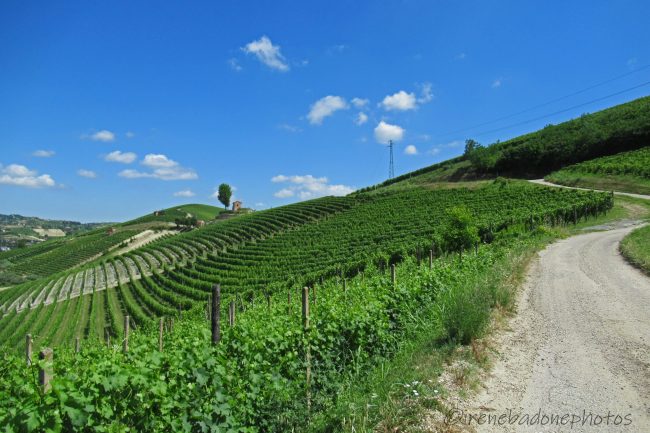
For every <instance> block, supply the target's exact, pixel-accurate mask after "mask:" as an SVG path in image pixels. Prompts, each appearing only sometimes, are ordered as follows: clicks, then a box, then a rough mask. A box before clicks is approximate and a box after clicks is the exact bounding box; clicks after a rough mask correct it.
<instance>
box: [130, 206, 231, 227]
mask: <svg viewBox="0 0 650 433" xmlns="http://www.w3.org/2000/svg"><path fill="white" fill-rule="evenodd" d="M222 212H226V210H225V209H223V208H220V207H216V206H211V205H207V204H184V205H181V206H174V207H170V208H168V209H160V210H156V211H153V212H151V213H150V214H148V215H144V216H141V217H139V218H136V219H133V220H131V221H127V222H125V223H123V224H122V225H125V226H126V225H133V224H142V223H150V222H166V223H173V222H174V221H175V220H176V219H177V218H185V217H187V216H188V215H191V216H193V217H196V219H198V220H204V221H210V220H213V219H215V218H216V217H217V215H219V214H220V213H222Z"/></svg>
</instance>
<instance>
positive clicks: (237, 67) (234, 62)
mask: <svg viewBox="0 0 650 433" xmlns="http://www.w3.org/2000/svg"><path fill="white" fill-rule="evenodd" d="M228 65H229V66H230V67H231V68H232V70H233V71H237V72H239V71H241V70H242V69H244V68H242V67H241V65H240V64H239V60H237V59H235V58H232V59H228Z"/></svg>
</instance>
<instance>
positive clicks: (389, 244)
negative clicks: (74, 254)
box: [0, 183, 611, 347]
mask: <svg viewBox="0 0 650 433" xmlns="http://www.w3.org/2000/svg"><path fill="white" fill-rule="evenodd" d="M610 201H611V199H610V198H609V196H595V195H590V194H586V193H581V192H576V191H563V190H555V189H547V188H539V187H537V186H533V185H527V184H522V183H511V184H507V183H495V184H493V185H489V186H485V187H482V188H480V189H476V190H469V189H464V188H461V189H450V190H439V191H430V190H426V189H411V190H405V191H399V192H386V193H383V194H377V193H375V194H373V195H366V194H356V195H352V196H348V197H339V198H334V197H329V198H324V199H318V200H313V201H310V202H303V203H300V204H296V205H291V206H286V207H282V208H277V209H272V210H268V211H264V212H257V213H254V214H251V215H246V216H242V217H239V218H237V219H236V220H227V221H222V222H219V223H218V224H212V225H210V226H208V227H206V228H204V229H201V230H195V231H192V232H188V233H185V234H181V235H177V236H173V237H168V238H163V239H161V240H159V241H156V242H153V243H151V244H149V245H147V246H145V247H142V248H139V249H137V250H134V251H132V252H130V253H128V254H125V255H123V256H117V257H111V258H109V259H107V260H105V261H103V262H101V263H99V264H97V265H93V266H88V267H86V268H85V269H82V270H74V271H70V272H66V273H63V274H62V275H56V276H54V277H53V278H50V279H43V280H38V281H34V282H30V283H27V284H23V285H21V286H16V287H14V288H12V289H9V290H5V291H3V292H0V311H3V312H4V316H3V317H2V319H1V320H0V325H1V328H0V341H1V342H3V343H4V344H5V345H8V346H11V347H20V345H21V344H22V339H23V338H24V335H25V334H26V333H31V334H33V335H34V336H35V338H36V343H37V344H38V346H41V345H43V346H57V345H59V344H63V343H70V342H71V341H72V340H73V339H74V338H75V337H76V336H79V337H82V338H95V339H97V338H104V336H105V335H106V334H107V333H108V334H110V335H113V336H116V335H120V334H121V332H122V330H123V329H122V328H123V317H124V316H125V315H129V316H130V317H131V320H132V321H133V326H136V327H141V326H147V325H150V324H151V323H152V322H153V321H154V320H155V319H156V318H157V317H160V316H173V315H177V314H179V311H182V310H188V309H190V308H191V307H192V306H193V305H195V304H196V303H197V302H204V301H205V300H207V299H208V297H209V293H210V289H211V287H212V285H213V284H215V283H219V284H221V285H222V286H223V287H224V294H225V296H228V297H232V298H233V299H234V300H236V302H237V303H238V305H240V306H243V305H246V304H247V303H250V302H251V301H253V300H254V299H255V298H256V297H257V298H258V299H260V298H263V297H268V296H270V295H272V294H276V293H284V292H286V290H288V289H290V288H295V287H302V286H305V285H313V284H314V283H316V282H320V281H323V280H324V279H328V278H331V277H338V276H342V275H353V274H355V273H356V272H358V271H359V270H361V269H363V268H364V267H365V266H367V264H368V263H373V264H375V265H376V266H380V267H383V268H385V267H387V266H388V264H389V263H394V262H395V261H398V260H400V258H401V257H403V256H406V255H408V254H411V253H414V252H417V253H418V254H420V255H421V256H422V257H424V255H425V253H426V252H427V251H429V249H431V248H433V249H434V250H435V251H436V252H437V253H442V252H444V251H447V250H449V246H447V245H445V244H444V242H443V240H442V232H443V231H444V229H445V219H446V218H447V216H446V213H445V212H446V209H448V208H450V207H452V206H456V205H464V206H466V207H467V208H468V209H469V211H470V212H471V213H472V214H473V215H475V218H476V223H477V226H478V229H479V234H480V237H481V240H482V241H483V242H489V241H491V239H492V238H493V237H494V236H495V234H496V233H498V232H499V231H502V230H504V229H506V228H508V227H510V226H513V225H517V224H525V225H527V226H531V227H532V226H535V225H537V224H545V223H551V224H558V223H560V222H565V221H574V220H577V219H580V218H583V217H585V216H587V215H593V214H596V213H600V212H603V211H604V210H606V209H607V208H608V206H609V205H610V204H611V203H610ZM522 203H525V206H522Z"/></svg>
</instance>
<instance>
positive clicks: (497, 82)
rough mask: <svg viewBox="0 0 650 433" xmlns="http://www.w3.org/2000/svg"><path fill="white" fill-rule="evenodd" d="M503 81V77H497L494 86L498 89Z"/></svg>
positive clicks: (493, 82)
mask: <svg viewBox="0 0 650 433" xmlns="http://www.w3.org/2000/svg"><path fill="white" fill-rule="evenodd" d="M502 82H503V79H502V78H497V79H496V80H494V81H492V88H493V89H497V88H499V87H501V84H502Z"/></svg>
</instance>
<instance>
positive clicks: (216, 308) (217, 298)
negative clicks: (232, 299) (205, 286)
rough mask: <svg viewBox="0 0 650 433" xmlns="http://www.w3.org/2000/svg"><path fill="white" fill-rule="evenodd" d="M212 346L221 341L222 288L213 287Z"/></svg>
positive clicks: (218, 286) (217, 285) (216, 285)
mask: <svg viewBox="0 0 650 433" xmlns="http://www.w3.org/2000/svg"><path fill="white" fill-rule="evenodd" d="M211 310H212V311H211V313H212V314H211V319H212V344H218V343H219V340H221V286H220V285H219V284H215V285H214V286H212V308H211Z"/></svg>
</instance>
